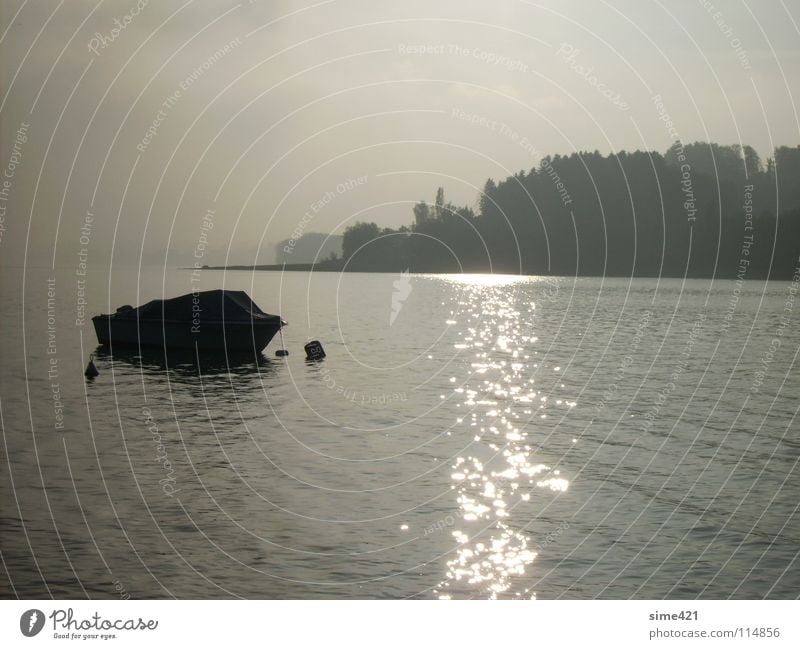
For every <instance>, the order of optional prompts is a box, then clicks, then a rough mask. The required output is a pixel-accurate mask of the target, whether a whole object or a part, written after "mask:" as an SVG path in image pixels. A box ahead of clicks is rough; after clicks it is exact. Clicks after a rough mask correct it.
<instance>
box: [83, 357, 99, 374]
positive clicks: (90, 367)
mask: <svg viewBox="0 0 800 649" xmlns="http://www.w3.org/2000/svg"><path fill="white" fill-rule="evenodd" d="M98 374H100V372H98V371H97V368H96V367H95V366H94V354H89V364H88V365H87V366H86V371H85V372H84V373H83V375H84V376H85V377H86V378H87V379H93V378H94V377H95V376H97V375H98Z"/></svg>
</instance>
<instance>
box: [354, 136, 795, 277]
mask: <svg viewBox="0 0 800 649" xmlns="http://www.w3.org/2000/svg"><path fill="white" fill-rule="evenodd" d="M413 217H414V221H413V223H412V224H411V226H410V227H402V228H400V229H399V230H392V229H382V228H379V227H378V226H377V225H375V224H374V223H357V224H355V225H353V226H351V227H349V228H348V229H347V230H346V231H345V233H344V240H343V244H342V250H343V261H344V268H345V269H346V270H363V271H401V270H405V269H410V270H411V271H412V272H496V273H497V272H501V273H522V274H536V275H538V274H554V275H590V276H601V275H612V276H630V275H634V276H659V275H660V276H667V277H683V276H688V277H711V276H716V277H726V278H735V277H740V278H744V279H757V278H764V277H767V276H769V277H770V278H773V279H788V278H790V277H791V276H792V273H793V272H794V269H795V268H796V267H797V266H798V255H800V147H795V148H790V147H780V148H778V149H776V150H775V152H774V155H773V157H771V158H769V159H767V160H766V161H762V160H760V159H759V157H758V155H757V153H756V152H755V151H754V150H753V149H752V148H751V147H744V148H740V147H738V146H721V145H717V144H707V143H700V142H698V143H694V144H686V145H684V144H681V143H680V142H676V143H675V144H674V145H673V146H672V147H671V148H670V149H669V151H667V152H666V153H665V154H660V153H656V152H643V151H636V152H633V153H628V152H625V151H621V152H619V153H617V154H613V155H608V156H603V155H601V154H599V153H597V152H595V153H575V154H572V155H569V156H559V155H556V156H553V157H547V158H544V159H543V160H542V161H541V163H540V165H539V166H538V168H534V169H531V170H530V171H527V172H525V171H521V172H519V173H518V174H516V175H514V176H511V177H509V178H506V179H505V180H502V181H500V182H498V183H495V182H494V181H493V180H491V179H490V180H488V181H487V182H486V186H485V188H484V191H483V193H482V194H481V195H480V196H479V197H477V200H476V204H475V206H474V207H458V206H455V205H452V204H451V203H449V202H448V201H446V199H445V193H444V190H443V189H442V188H439V190H438V192H437V194H436V199H435V201H434V202H433V204H430V205H429V204H427V203H425V202H422V203H419V204H417V205H416V206H415V207H414V214H413Z"/></svg>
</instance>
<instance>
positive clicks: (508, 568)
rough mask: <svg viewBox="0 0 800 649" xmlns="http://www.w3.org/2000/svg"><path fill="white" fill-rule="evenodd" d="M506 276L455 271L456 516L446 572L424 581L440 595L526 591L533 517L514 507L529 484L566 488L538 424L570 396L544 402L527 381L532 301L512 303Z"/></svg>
mask: <svg viewBox="0 0 800 649" xmlns="http://www.w3.org/2000/svg"><path fill="white" fill-rule="evenodd" d="M487 277H488V279H487ZM513 277H514V276H500V277H497V276H480V280H479V281H471V279H472V278H470V277H469V276H460V277H459V278H458V280H457V281H458V282H459V283H463V284H464V293H463V299H462V300H461V302H460V305H459V307H460V308H459V311H460V313H461V314H462V317H461V320H462V321H464V320H465V319H466V320H468V322H467V321H464V324H463V325H462V326H463V331H462V332H461V340H460V342H458V343H457V344H456V345H455V347H456V348H457V349H459V350H461V353H462V354H464V355H465V356H466V358H467V359H468V360H469V363H468V365H469V376H468V378H467V379H466V380H462V381H459V385H458V387H456V388H455V390H454V392H455V394H456V395H457V397H461V398H463V401H461V402H460V404H459V407H463V408H465V409H466V412H465V413H464V414H463V416H461V417H459V418H458V419H457V420H456V421H457V426H458V427H461V428H465V429H466V431H467V432H470V434H472V435H473V442H472V444H471V445H470V446H469V447H468V451H469V454H465V455H464V456H460V457H457V458H455V460H454V462H453V465H452V473H451V476H450V477H451V482H452V484H451V489H452V490H453V491H454V492H455V494H456V504H457V507H458V515H459V521H460V524H459V523H457V528H458V529H456V530H455V531H453V532H452V535H453V538H454V541H455V542H456V543H457V547H456V549H455V553H454V556H453V557H452V558H451V559H450V560H449V561H448V562H447V569H446V577H445V579H444V580H442V581H441V582H440V583H439V584H438V586H437V588H436V590H435V591H434V592H435V594H436V596H438V597H439V598H440V599H451V598H454V597H459V598H463V597H468V598H476V597H481V598H484V597H488V598H490V599H498V598H534V597H535V593H533V592H531V589H530V588H529V587H526V586H525V582H526V579H525V577H526V573H528V572H529V570H528V569H529V567H530V566H531V564H532V563H533V561H534V559H535V558H536V554H537V553H536V552H535V551H534V549H533V547H532V543H531V539H530V537H529V536H528V534H526V528H529V527H531V525H535V521H531V520H530V518H527V519H526V517H525V516H524V515H519V510H521V509H524V503H526V502H528V501H530V500H531V498H532V497H535V492H536V490H537V489H538V490H540V493H541V490H542V489H546V490H550V491H552V492H554V493H560V492H563V491H566V490H567V489H568V488H569V481H568V480H567V479H566V478H564V477H563V476H561V473H560V471H559V470H558V469H555V468H553V467H551V466H549V465H548V464H546V463H545V462H543V461H541V458H540V457H538V455H539V453H540V450H541V449H540V448H539V444H540V443H541V441H542V440H543V439H544V437H545V436H546V435H547V433H548V431H547V430H546V429H544V428H543V426H544V422H543V421H542V418H544V417H546V412H545V411H546V410H547V409H548V408H571V407H573V406H574V405H575V403H574V402H570V401H567V400H565V399H559V400H557V401H555V403H549V402H548V394H546V393H544V389H540V388H537V386H536V384H535V376H534V373H535V372H536V368H538V367H539V364H538V363H537V364H533V363H532V362H531V358H532V355H534V354H535V351H534V350H533V347H534V345H535V343H536V341H537V339H536V337H535V336H534V335H533V333H532V329H533V317H534V308H533V305H532V304H531V305H530V309H529V311H528V310H527V309H526V312H525V313H521V312H520V308H521V306H520V304H521V300H519V299H518V298H519V291H518V290H517V289H518V287H517V286H515V284H516V281H513V280H512V279H511V278H513ZM516 280H519V278H516ZM454 281H456V280H454ZM553 369H555V368H553ZM558 369H559V370H560V368H558ZM539 422H541V423H539ZM530 576H531V575H530V574H527V577H530Z"/></svg>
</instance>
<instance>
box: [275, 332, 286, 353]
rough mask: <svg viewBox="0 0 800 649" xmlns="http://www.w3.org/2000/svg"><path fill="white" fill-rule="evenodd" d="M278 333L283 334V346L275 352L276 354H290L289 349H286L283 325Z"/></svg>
mask: <svg viewBox="0 0 800 649" xmlns="http://www.w3.org/2000/svg"><path fill="white" fill-rule="evenodd" d="M278 333H279V334H280V336H281V348H280V349H279V350H278V351H276V352H275V356H288V355H289V350H288V349H286V345H284V344H283V327H281V328H280V329H278Z"/></svg>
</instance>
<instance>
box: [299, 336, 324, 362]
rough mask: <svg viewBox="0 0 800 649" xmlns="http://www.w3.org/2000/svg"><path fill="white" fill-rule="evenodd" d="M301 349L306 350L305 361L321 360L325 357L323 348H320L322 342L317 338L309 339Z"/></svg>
mask: <svg viewBox="0 0 800 649" xmlns="http://www.w3.org/2000/svg"><path fill="white" fill-rule="evenodd" d="M303 349H305V350H306V360H307V361H321V360H322V359H323V358H325V350H324V349H322V344H321V343H320V342H319V340H310V341H309V342H307V343H306V344H305V347H303Z"/></svg>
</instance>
